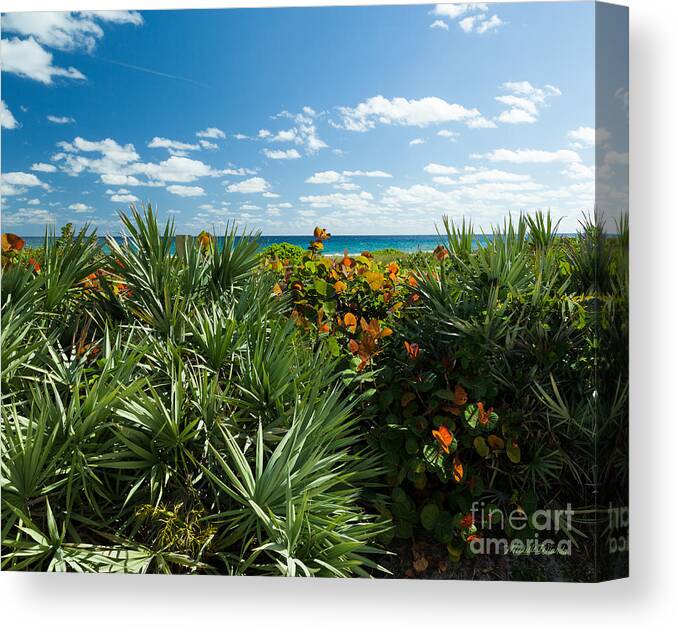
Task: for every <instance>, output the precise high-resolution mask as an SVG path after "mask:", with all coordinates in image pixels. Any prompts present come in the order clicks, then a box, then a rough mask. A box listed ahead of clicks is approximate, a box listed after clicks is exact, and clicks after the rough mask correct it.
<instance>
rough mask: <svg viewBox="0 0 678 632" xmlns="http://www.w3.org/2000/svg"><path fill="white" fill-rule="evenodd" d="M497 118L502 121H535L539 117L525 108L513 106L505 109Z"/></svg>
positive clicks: (511, 122)
mask: <svg viewBox="0 0 678 632" xmlns="http://www.w3.org/2000/svg"><path fill="white" fill-rule="evenodd" d="M497 120H498V121H499V122H500V123H509V124H516V123H534V122H535V121H536V120H537V117H536V116H534V115H533V114H530V113H529V112H526V111H525V110H521V109H520V108H511V109H510V110H504V111H503V112H502V113H501V114H500V115H499V116H498V117H497Z"/></svg>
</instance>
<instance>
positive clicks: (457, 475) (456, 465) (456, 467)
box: [452, 456, 464, 483]
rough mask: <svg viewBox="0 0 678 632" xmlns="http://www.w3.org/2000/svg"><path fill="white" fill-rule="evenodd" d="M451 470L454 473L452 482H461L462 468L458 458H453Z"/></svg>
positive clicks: (462, 476)
mask: <svg viewBox="0 0 678 632" xmlns="http://www.w3.org/2000/svg"><path fill="white" fill-rule="evenodd" d="M452 469H453V471H454V482H455V483H459V482H461V479H462V478H464V466H463V465H462V463H461V461H460V460H459V457H458V456H455V457H454V460H453V461H452Z"/></svg>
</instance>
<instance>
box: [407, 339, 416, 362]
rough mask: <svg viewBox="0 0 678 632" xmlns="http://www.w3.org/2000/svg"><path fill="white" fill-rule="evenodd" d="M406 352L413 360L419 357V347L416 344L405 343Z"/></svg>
mask: <svg viewBox="0 0 678 632" xmlns="http://www.w3.org/2000/svg"><path fill="white" fill-rule="evenodd" d="M405 350H406V351H407V355H408V356H410V358H412V360H416V359H417V356H418V355H419V345H418V344H417V343H416V342H413V343H412V344H410V343H409V342H407V341H405Z"/></svg>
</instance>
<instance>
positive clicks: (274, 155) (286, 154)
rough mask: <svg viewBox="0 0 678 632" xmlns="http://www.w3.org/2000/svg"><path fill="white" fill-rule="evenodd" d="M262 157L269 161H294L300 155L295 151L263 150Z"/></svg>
mask: <svg viewBox="0 0 678 632" xmlns="http://www.w3.org/2000/svg"><path fill="white" fill-rule="evenodd" d="M264 155H265V156H266V157H267V158H270V159H271V160H296V159H297V158H301V154H300V153H299V152H298V151H297V150H296V149H264Z"/></svg>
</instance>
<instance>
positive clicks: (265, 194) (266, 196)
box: [261, 191, 280, 199]
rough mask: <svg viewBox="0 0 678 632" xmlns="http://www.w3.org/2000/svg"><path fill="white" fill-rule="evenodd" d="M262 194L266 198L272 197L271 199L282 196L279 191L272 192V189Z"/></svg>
mask: <svg viewBox="0 0 678 632" xmlns="http://www.w3.org/2000/svg"><path fill="white" fill-rule="evenodd" d="M261 196H262V197H265V198H270V199H274V198H279V197H280V195H279V194H278V193H272V192H271V191H266V192H265V193H262V194H261Z"/></svg>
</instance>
